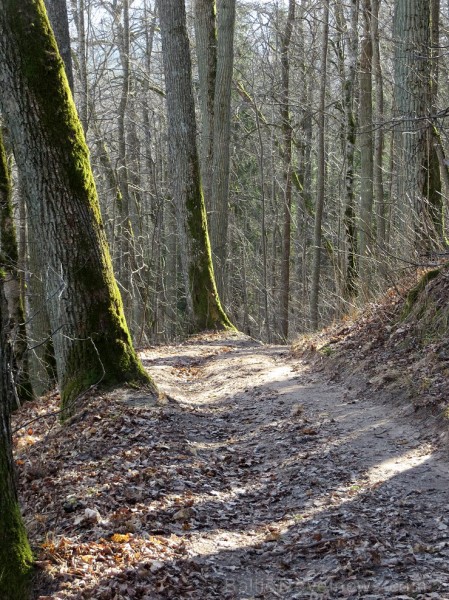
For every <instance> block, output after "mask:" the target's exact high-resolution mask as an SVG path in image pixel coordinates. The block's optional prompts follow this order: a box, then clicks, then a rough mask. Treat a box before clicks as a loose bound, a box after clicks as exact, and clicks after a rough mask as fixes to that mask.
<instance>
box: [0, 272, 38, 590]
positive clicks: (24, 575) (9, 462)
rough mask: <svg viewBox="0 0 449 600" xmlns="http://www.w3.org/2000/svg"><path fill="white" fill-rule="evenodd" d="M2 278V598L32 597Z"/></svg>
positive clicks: (0, 350)
mask: <svg viewBox="0 0 449 600" xmlns="http://www.w3.org/2000/svg"><path fill="white" fill-rule="evenodd" d="M7 310H8V309H7V306H6V298H5V295H4V290H3V277H2V279H1V280H0V324H1V327H0V515H1V517H0V598H2V600H26V599H27V598H28V597H29V587H30V585H29V584H30V576H31V570H32V561H33V557H32V554H31V549H30V546H29V544H28V540H27V535H26V531H25V527H24V524H23V521H22V515H21V514H20V508H19V503H18V501H17V493H16V488H15V479H14V467H13V459H12V452H11V429H10V424H9V414H10V405H11V392H12V389H11V388H12V386H11V380H10V378H9V375H10V364H11V360H12V349H11V346H10V344H9V341H8V339H7V332H8V331H9V327H8V315H7Z"/></svg>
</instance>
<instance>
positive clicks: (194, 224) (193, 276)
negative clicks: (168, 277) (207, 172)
mask: <svg viewBox="0 0 449 600" xmlns="http://www.w3.org/2000/svg"><path fill="white" fill-rule="evenodd" d="M192 171H193V173H192V181H191V183H190V186H191V187H190V190H189V191H188V194H187V200H186V208H187V225H188V232H189V234H190V239H191V247H192V256H191V257H190V269H189V282H190V288H191V295H192V303H193V312H194V317H195V327H196V330H197V331H201V330H205V329H218V330H230V331H235V330H236V328H235V327H234V325H233V324H232V323H231V321H230V320H229V319H228V317H227V315H226V313H225V312H224V310H223V307H222V306H221V302H220V298H219V296H218V291H217V286H216V283H215V275H214V268H213V264H212V252H211V247H210V241H209V234H208V229H207V215H206V207H205V203H204V197H203V193H202V190H201V178H200V171H199V165H198V161H197V160H196V161H194V164H193V167H192Z"/></svg>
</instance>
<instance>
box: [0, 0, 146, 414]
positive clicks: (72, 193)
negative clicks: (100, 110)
mask: <svg viewBox="0 0 449 600" xmlns="http://www.w3.org/2000/svg"><path fill="white" fill-rule="evenodd" d="M0 30H1V32H2V36H1V37H0V81H1V82H2V86H1V89H0V107H1V109H2V112H3V115H4V118H5V121H6V124H7V126H8V129H9V131H10V133H11V139H12V142H13V149H14V152H15V156H16V162H17V165H18V167H19V170H20V173H21V177H22V178H23V182H24V185H25V187H26V192H27V194H26V196H27V201H28V203H29V205H28V212H29V216H30V224H31V227H32V228H33V230H34V234H35V236H36V239H37V240H39V242H40V244H41V251H42V253H43V254H44V256H45V257H46V263H47V276H46V281H45V283H46V290H47V298H48V306H49V317H50V324H51V328H52V332H53V341H54V348H55V357H56V365H57V371H58V380H59V385H60V390H61V398H62V403H63V408H64V409H65V413H66V414H69V413H70V411H71V409H72V408H73V405H72V402H73V400H74V399H75V398H76V397H77V395H78V394H79V393H81V392H83V391H84V390H86V389H88V388H89V386H91V385H93V384H102V385H114V384H120V383H123V382H127V381H136V382H137V381H138V382H141V383H147V384H149V385H150V388H151V391H152V392H153V393H156V388H155V386H154V384H153V382H152V380H151V379H150V378H149V377H148V375H147V374H146V373H145V371H144V369H143V367H142V366H141V364H140V362H139V360H138V358H137V356H136V353H135V351H134V349H133V347H132V344H131V339H130V335H129V331H128V328H127V325H126V321H125V317H124V314H123V304H122V300H121V297H120V293H119V291H118V288H117V284H116V282H115V278H114V275H113V272H112V264H111V259H110V255H109V249H108V245H107V242H106V237H105V234H104V229H103V224H102V220H101V215H100V208H99V204H98V197H97V193H96V188H95V183H94V180H93V175H92V171H91V168H90V164H89V155H88V151H87V147H86V143H85V140H84V135H83V131H82V127H81V124H80V121H79V120H78V117H77V114H76V110H75V106H74V104H73V100H72V95H71V93H70V90H69V87H68V82H67V78H66V75H65V71H64V66H63V63H62V60H61V58H60V56H59V53H58V50H57V46H56V42H55V39H54V36H53V35H52V32H51V29H50V26H49V22H48V18H47V15H46V11H45V7H44V4H43V0H38V1H34V0H23V1H22V2H21V5H20V9H18V8H17V3H16V2H15V1H14V0H0Z"/></svg>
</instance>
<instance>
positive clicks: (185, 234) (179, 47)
mask: <svg viewBox="0 0 449 600" xmlns="http://www.w3.org/2000/svg"><path fill="white" fill-rule="evenodd" d="M159 14H160V23H161V36H162V51H163V55H164V72H165V86H166V93H167V109H168V139H169V151H170V160H171V178H172V188H173V197H174V201H175V204H176V209H177V213H178V216H177V220H178V230H179V238H180V244H181V259H182V261H183V271H184V278H185V284H186V288H187V290H186V291H187V305H188V307H189V310H190V312H191V316H192V318H193V324H192V325H193V328H194V329H196V330H203V329H233V325H232V324H231V322H230V321H229V319H228V318H227V316H226V315H225V313H224V311H223V309H222V307H221V304H220V299H219V297H218V293H217V288H216V285H215V277H214V270H213V266H212V257H211V249H210V244H209V237H208V231H207V219H206V210H205V206H204V198H203V192H202V189H201V179H200V169H199V159H198V152H197V147H196V123H195V108H194V101H193V91H192V79H191V63H190V49H189V40H188V37H187V28H186V14H185V7H184V1H183V0H164V1H163V2H161V3H160V6H159Z"/></svg>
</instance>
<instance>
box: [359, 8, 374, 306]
mask: <svg viewBox="0 0 449 600" xmlns="http://www.w3.org/2000/svg"><path fill="white" fill-rule="evenodd" d="M362 16H363V19H362V21H363V37H362V41H361V44H360V54H361V56H360V106H359V126H360V227H359V236H360V237H359V251H360V283H361V289H362V292H363V293H364V295H365V296H366V294H367V293H368V291H369V289H370V280H371V272H372V260H371V258H372V255H373V214H372V213H373V197H374V196H373V174H374V173H373V172H374V162H373V158H374V157H373V85H372V60H373V42H372V37H371V0H362Z"/></svg>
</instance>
